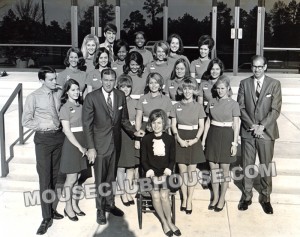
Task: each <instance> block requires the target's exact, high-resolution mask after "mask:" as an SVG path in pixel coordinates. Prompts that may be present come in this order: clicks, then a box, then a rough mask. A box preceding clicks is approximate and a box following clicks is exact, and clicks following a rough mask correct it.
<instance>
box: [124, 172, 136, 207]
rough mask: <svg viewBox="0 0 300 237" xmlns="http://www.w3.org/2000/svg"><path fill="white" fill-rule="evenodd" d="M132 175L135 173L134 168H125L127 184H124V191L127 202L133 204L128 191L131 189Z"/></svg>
mask: <svg viewBox="0 0 300 237" xmlns="http://www.w3.org/2000/svg"><path fill="white" fill-rule="evenodd" d="M134 173H135V169H134V168H127V170H126V177H127V180H128V182H125V190H126V195H127V200H128V201H129V202H134V201H133V198H132V196H131V194H130V191H129V190H131V189H132V185H133V183H132V182H133V177H134Z"/></svg>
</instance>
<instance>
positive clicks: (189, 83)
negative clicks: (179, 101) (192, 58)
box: [177, 76, 199, 98]
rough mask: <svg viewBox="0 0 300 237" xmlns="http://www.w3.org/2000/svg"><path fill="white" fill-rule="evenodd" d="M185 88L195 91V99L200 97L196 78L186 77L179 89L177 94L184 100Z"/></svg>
mask: <svg viewBox="0 0 300 237" xmlns="http://www.w3.org/2000/svg"><path fill="white" fill-rule="evenodd" d="M184 88H191V89H193V90H194V93H193V94H194V97H196V96H198V95H199V86H198V83H197V81H196V79H195V78H193V77H191V76H189V77H186V78H185V79H184V80H183V82H182V84H181V85H180V86H179V87H178V90H177V93H178V95H180V96H181V97H182V98H184V95H183V90H184Z"/></svg>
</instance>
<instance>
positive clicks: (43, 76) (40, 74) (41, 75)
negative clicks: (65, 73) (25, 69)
mask: <svg viewBox="0 0 300 237" xmlns="http://www.w3.org/2000/svg"><path fill="white" fill-rule="evenodd" d="M47 73H56V71H55V69H54V68H52V67H49V66H43V67H41V69H40V70H39V72H38V78H39V80H43V81H45V79H46V74H47Z"/></svg>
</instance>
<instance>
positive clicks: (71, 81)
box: [60, 78, 81, 105]
mask: <svg viewBox="0 0 300 237" xmlns="http://www.w3.org/2000/svg"><path fill="white" fill-rule="evenodd" d="M72 85H77V86H78V87H79V83H78V82H77V81H76V80H74V79H71V78H70V79H69V80H67V81H66V83H65V85H64V87H63V93H62V95H61V97H60V101H61V105H63V104H65V103H66V102H67V100H68V94H67V92H68V91H69V90H70V88H71V86H72ZM77 101H78V102H80V101H81V98H80V95H79V98H78V99H77Z"/></svg>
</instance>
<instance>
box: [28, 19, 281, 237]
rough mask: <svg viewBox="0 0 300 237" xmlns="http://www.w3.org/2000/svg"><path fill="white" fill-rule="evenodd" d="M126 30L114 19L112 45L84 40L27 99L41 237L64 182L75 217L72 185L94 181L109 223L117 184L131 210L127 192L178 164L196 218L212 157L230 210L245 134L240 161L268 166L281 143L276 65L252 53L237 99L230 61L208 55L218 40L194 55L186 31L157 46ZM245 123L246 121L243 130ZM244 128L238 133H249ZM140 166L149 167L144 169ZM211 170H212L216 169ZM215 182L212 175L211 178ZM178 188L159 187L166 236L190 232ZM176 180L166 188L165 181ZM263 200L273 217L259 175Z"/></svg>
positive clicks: (46, 70)
mask: <svg viewBox="0 0 300 237" xmlns="http://www.w3.org/2000/svg"><path fill="white" fill-rule="evenodd" d="M116 32H117V28H116V26H115V25H113V24H107V25H106V27H105V28H104V36H105V42H104V43H102V44H100V43H99V39H98V38H97V37H96V36H95V35H87V36H86V37H85V38H84V40H83V43H82V47H81V50H80V49H78V48H70V49H69V50H68V52H67V55H66V58H65V61H64V63H65V65H66V69H65V70H63V71H62V72H60V73H59V74H58V76H57V74H56V71H55V69H53V68H51V67H48V66H44V67H42V68H41V69H40V71H39V73H38V77H39V80H40V82H41V83H42V86H41V88H39V89H38V90H36V91H35V92H33V93H32V94H30V95H29V96H28V97H27V99H26V103H25V106H24V113H23V126H25V127H28V128H31V129H33V130H35V131H36V133H35V137H34V142H35V151H36V162H37V172H38V175H39V184H40V193H41V195H40V197H41V207H42V216H43V221H42V223H41V225H40V227H39V229H38V231H37V234H39V235H42V234H45V233H46V232H47V229H48V228H49V227H50V226H51V225H52V223H53V219H61V218H63V216H62V215H60V214H59V213H58V212H57V211H56V206H57V200H56V201H54V202H53V203H49V202H47V201H45V200H43V192H45V191H47V190H49V189H55V188H57V186H58V184H59V183H63V187H64V188H63V193H62V195H67V193H68V194H70V197H71V198H70V199H69V200H67V201H66V205H65V209H64V214H65V216H68V218H69V219H70V220H72V221H78V217H77V216H84V215H85V213H84V212H83V211H82V210H81V209H80V208H79V206H78V200H76V198H74V197H75V196H76V195H75V193H73V192H74V187H80V186H81V185H82V184H83V183H84V182H85V180H86V179H87V178H89V177H92V168H91V167H93V169H94V176H95V184H96V187H100V186H101V185H102V184H104V183H106V184H110V185H105V186H104V188H103V189H104V190H103V191H105V192H107V193H109V194H110V195H105V196H103V195H101V194H100V193H99V192H97V197H96V208H97V218H96V220H97V223H98V224H100V225H103V224H106V223H107V220H106V212H110V213H111V214H113V215H116V216H123V215H124V212H123V211H122V210H120V209H119V208H118V207H116V206H115V201H114V190H113V187H112V185H111V184H112V182H114V181H115V180H116V179H117V183H118V186H119V188H120V189H121V190H123V191H124V192H123V194H122V195H121V200H122V203H123V204H124V205H125V206H130V205H134V204H135V202H134V199H133V196H132V195H131V194H130V192H129V190H130V189H132V186H133V185H135V183H134V179H138V178H139V177H146V178H150V179H151V180H155V179H157V178H158V179H161V178H163V179H164V180H165V182H168V178H166V177H168V176H170V175H171V174H173V172H174V171H175V170H176V169H175V164H176V165H178V170H179V174H180V175H181V176H182V177H183V179H184V180H185V182H183V183H182V185H181V187H180V189H181V193H182V200H181V205H180V211H183V212H185V213H186V214H188V215H190V214H192V208H193V205H192V200H193V192H194V188H195V185H192V184H191V185H190V183H192V182H193V180H195V179H196V180H197V172H196V168H197V165H198V164H200V163H206V162H207V163H208V164H209V167H210V169H211V170H214V169H221V170H222V171H223V175H224V177H225V181H224V182H220V183H219V182H216V183H215V182H212V183H211V189H212V197H211V201H210V203H209V205H208V209H209V210H214V211H216V212H219V211H222V209H223V207H224V205H225V202H226V201H225V200H226V198H225V194H226V190H227V187H228V179H226V177H229V176H230V174H229V168H230V164H231V163H233V162H235V161H236V158H235V157H236V154H237V147H238V137H239V135H240V136H241V148H242V161H243V162H242V164H243V170H244V171H245V170H246V169H245V168H246V167H247V166H248V165H254V164H255V158H256V153H258V156H259V160H260V163H261V164H266V165H268V164H269V163H271V161H272V158H273V153H274V141H275V139H277V138H278V127H277V123H276V120H277V118H278V116H279V114H280V109H281V87H280V82H279V81H277V80H275V79H273V78H270V77H268V76H266V75H265V74H264V72H265V71H266V69H267V61H266V59H265V58H264V57H263V56H259V55H255V56H253V58H252V62H251V63H252V71H253V76H251V77H249V78H247V79H245V80H242V81H241V82H240V86H239V91H238V99H237V101H235V100H233V99H232V98H231V95H232V90H231V86H230V79H229V78H228V77H226V76H225V75H223V72H224V64H223V62H222V61H221V60H220V59H218V58H214V59H212V60H211V59H210V58H209V53H210V51H211V49H212V48H213V47H214V40H213V39H212V38H211V37H210V36H209V35H203V36H201V37H200V39H199V41H198V47H199V58H198V59H196V60H194V61H192V62H191V63H190V62H189V60H188V58H187V57H186V56H184V55H183V43H182V40H181V37H180V36H179V35H177V34H172V35H170V37H169V38H168V40H167V41H157V42H156V43H155V45H154V46H153V50H152V53H151V52H150V51H149V50H147V49H146V48H145V42H146V37H145V34H144V33H143V32H141V31H139V32H136V33H135V47H134V48H132V49H130V48H129V45H128V43H127V42H125V41H124V40H121V39H119V40H116ZM240 121H241V126H240ZM240 127H241V129H240ZM139 167H142V169H141V170H142V171H143V172H139ZM211 175H212V176H213V175H214V174H213V172H212V173H211ZM212 180H214V177H212ZM168 185H169V184H167V185H166V186H164V185H160V186H159V187H160V188H159V189H158V190H157V189H153V190H152V191H151V192H150V193H151V196H152V202H153V207H154V209H155V211H156V213H157V215H158V217H159V219H160V221H161V224H162V227H163V231H164V233H165V234H166V235H167V236H172V235H173V234H174V235H176V236H180V235H181V231H180V230H179V228H178V227H176V226H175V224H174V223H172V221H171V208H170V202H169V193H170V190H169V186H168ZM165 187H167V188H165ZM252 188H253V180H252V179H251V178H249V176H247V174H246V173H244V178H243V191H242V198H241V201H240V203H239V206H238V209H239V210H246V209H247V208H248V206H249V205H251V202H252V201H251V199H252ZM261 188H262V189H261V193H260V198H259V201H260V203H261V205H262V207H263V210H264V211H265V212H266V213H268V214H272V213H273V208H272V206H271V203H270V194H271V191H272V180H271V177H270V176H265V177H261Z"/></svg>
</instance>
